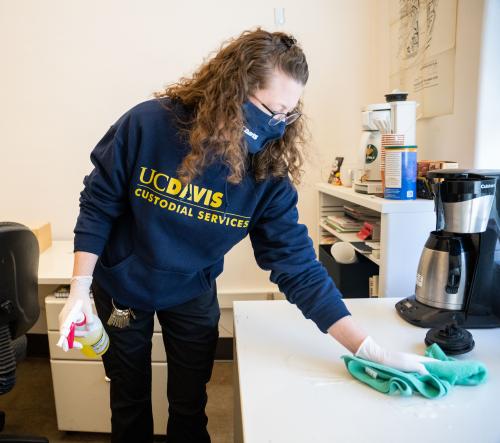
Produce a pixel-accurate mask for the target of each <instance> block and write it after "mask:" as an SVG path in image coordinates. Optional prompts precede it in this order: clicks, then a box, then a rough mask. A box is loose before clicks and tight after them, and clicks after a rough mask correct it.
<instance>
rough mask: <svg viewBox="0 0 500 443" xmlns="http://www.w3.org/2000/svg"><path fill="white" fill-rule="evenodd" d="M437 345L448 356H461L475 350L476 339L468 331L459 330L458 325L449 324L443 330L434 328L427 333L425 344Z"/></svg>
mask: <svg viewBox="0 0 500 443" xmlns="http://www.w3.org/2000/svg"><path fill="white" fill-rule="evenodd" d="M434 343H436V344H437V345H439V347H440V348H441V349H442V350H443V351H444V353H445V354H446V355H459V354H465V353H467V352H470V351H472V350H473V349H474V345H475V343H474V339H473V338H472V334H471V333H470V332H469V331H467V329H464V328H459V327H458V326H457V325H456V324H448V325H445V326H444V327H443V328H441V329H439V328H432V329H429V330H428V331H427V334H426V336H425V344H426V345H427V346H430V345H432V344H434Z"/></svg>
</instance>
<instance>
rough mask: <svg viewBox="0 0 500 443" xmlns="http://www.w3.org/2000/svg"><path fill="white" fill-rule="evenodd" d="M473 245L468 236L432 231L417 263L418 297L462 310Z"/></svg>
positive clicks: (437, 304)
mask: <svg viewBox="0 0 500 443" xmlns="http://www.w3.org/2000/svg"><path fill="white" fill-rule="evenodd" d="M471 249H472V245H470V242H469V241H468V239H467V238H466V237H462V236H458V235H455V234H452V233H448V232H444V231H433V232H431V234H430V236H429V238H428V239H427V242H426V243H425V247H424V249H423V251H422V255H421V256H420V262H419V265H418V270H417V279H416V285H415V292H416V298H417V300H418V301H419V302H420V303H423V304H425V305H427V306H433V307H435V308H442V309H450V310H461V309H462V308H463V306H464V300H465V294H466V285H467V282H468V277H469V276H468V269H469V266H468V265H469V255H470V251H471Z"/></svg>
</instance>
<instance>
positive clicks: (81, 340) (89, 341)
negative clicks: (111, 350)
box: [68, 312, 109, 358]
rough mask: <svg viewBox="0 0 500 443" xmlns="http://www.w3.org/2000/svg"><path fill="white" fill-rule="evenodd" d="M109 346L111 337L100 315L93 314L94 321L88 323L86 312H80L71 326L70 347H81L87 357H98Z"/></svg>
mask: <svg viewBox="0 0 500 443" xmlns="http://www.w3.org/2000/svg"><path fill="white" fill-rule="evenodd" d="M108 347H109V337H108V334H107V333H106V331H105V329H104V327H103V325H102V322H101V320H100V319H99V317H98V316H97V315H92V322H91V323H87V318H86V317H85V314H84V313H83V312H80V314H79V315H78V317H77V318H75V321H74V322H72V323H71V326H70V328H69V334H68V348H69V349H71V348H77V349H80V351H81V352H82V353H83V354H84V355H86V356H87V357H91V358H97V357H99V356H101V355H102V354H104V353H105V352H106V351H107V350H108Z"/></svg>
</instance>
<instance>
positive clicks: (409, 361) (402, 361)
mask: <svg viewBox="0 0 500 443" xmlns="http://www.w3.org/2000/svg"><path fill="white" fill-rule="evenodd" d="M354 355H355V356H356V357H359V358H363V359H365V360H369V361H373V362H375V363H380V364H381V365H385V366H389V367H391V368H394V369H398V370H400V371H403V372H418V373H419V374H421V375H425V374H428V373H429V372H428V371H427V369H425V366H424V365H423V363H424V362H428V361H436V359H434V358H430V357H424V356H422V355H417V354H409V353H406V352H394V351H389V350H387V349H384V348H382V347H380V346H379V345H378V344H377V343H376V342H375V340H373V338H371V337H370V336H368V337H366V338H365V339H364V340H363V342H362V343H361V346H360V347H359V349H358V350H357V351H356V353H355V354H354Z"/></svg>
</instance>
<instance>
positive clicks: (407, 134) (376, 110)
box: [354, 91, 417, 194]
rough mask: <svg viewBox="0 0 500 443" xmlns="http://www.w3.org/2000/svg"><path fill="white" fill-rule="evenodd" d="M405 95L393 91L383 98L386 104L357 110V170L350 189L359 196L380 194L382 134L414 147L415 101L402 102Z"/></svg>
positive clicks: (381, 190)
mask: <svg viewBox="0 0 500 443" xmlns="http://www.w3.org/2000/svg"><path fill="white" fill-rule="evenodd" d="M407 96H408V93H406V92H400V91H393V92H392V93H390V94H386V95H385V99H386V103H377V104H372V105H367V106H365V107H363V108H362V109H361V128H362V132H361V141H360V162H361V166H362V167H360V168H359V169H362V170H363V175H362V176H360V177H356V180H355V181H354V190H355V191H356V192H360V193H363V194H383V193H384V189H383V188H382V176H381V171H380V160H381V156H382V150H381V144H382V143H381V141H382V134H398V135H400V136H403V138H404V144H406V145H415V144H416V121H417V120H416V115H417V102H414V101H406V98H407Z"/></svg>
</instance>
